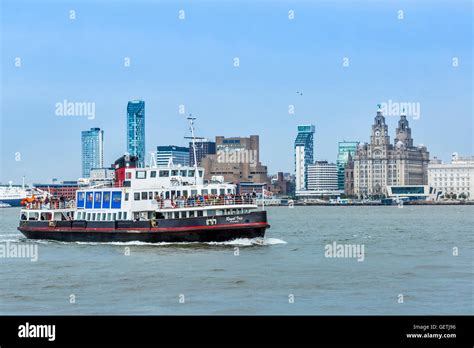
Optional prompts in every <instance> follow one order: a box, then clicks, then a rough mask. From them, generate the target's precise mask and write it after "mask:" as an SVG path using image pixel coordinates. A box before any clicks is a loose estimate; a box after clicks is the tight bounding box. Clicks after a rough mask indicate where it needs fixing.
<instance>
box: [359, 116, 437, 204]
mask: <svg viewBox="0 0 474 348" xmlns="http://www.w3.org/2000/svg"><path fill="white" fill-rule="evenodd" d="M428 162H429V152H428V151H427V149H426V147H425V146H418V147H415V146H413V139H412V137H411V129H410V127H409V126H408V120H407V117H406V115H405V114H404V112H403V113H402V115H400V120H399V121H398V128H397V130H396V134H395V141H394V144H393V145H392V144H390V137H389V136H388V126H387V125H386V124H385V117H384V116H383V115H382V110H380V107H379V109H378V110H377V116H375V120H374V124H373V125H372V135H371V136H370V144H367V143H365V144H361V145H359V147H358V149H357V151H356V153H355V156H354V194H355V195H356V196H358V197H367V196H373V195H386V194H387V186H391V185H427V184H428V174H427V169H428Z"/></svg>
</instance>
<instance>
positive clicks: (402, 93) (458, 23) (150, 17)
mask: <svg viewBox="0 0 474 348" xmlns="http://www.w3.org/2000/svg"><path fill="white" fill-rule="evenodd" d="M1 4H2V5H1V35H2V37H1V59H2V64H1V66H2V74H1V149H0V151H1V156H2V160H1V161H2V165H1V172H0V181H2V182H3V183H5V182H8V181H9V180H13V181H14V182H20V181H21V177H22V175H26V177H27V182H39V181H49V180H50V179H51V178H52V177H57V178H60V179H64V180H68V179H77V178H78V177H79V176H80V173H81V159H80V157H81V152H80V149H81V148H80V146H81V144H80V132H81V131H82V130H86V129H89V128H91V127H100V128H102V129H104V131H105V162H106V164H109V163H112V162H113V161H114V160H115V159H116V158H117V157H119V156H120V155H121V154H123V153H124V152H125V151H126V129H125V127H126V122H125V121H126V105H127V101H128V100H131V99H135V98H139V99H143V100H145V102H146V123H147V129H146V140H147V144H146V146H147V151H152V150H155V148H156V146H157V145H168V144H175V145H185V144H186V142H185V140H184V139H183V136H185V135H187V124H186V120H185V119H184V116H182V115H180V114H179V113H178V105H180V104H184V105H185V107H186V113H188V112H190V113H193V115H195V116H197V117H198V121H197V133H198V135H201V136H206V137H209V138H214V136H215V135H225V136H248V135H251V134H259V135H260V147H261V149H260V158H261V160H262V162H263V163H264V164H266V165H268V167H269V172H270V173H275V172H277V171H286V172H293V170H294V168H293V166H294V165H293V142H294V138H295V136H296V126H297V125H298V124H307V123H311V124H315V125H316V135H315V158H316V159H318V160H324V159H326V160H329V161H335V160H336V155H337V143H338V141H342V140H357V141H362V142H366V141H369V136H370V129H371V124H372V122H373V118H374V116H375V113H376V105H377V104H378V103H380V102H384V101H388V100H392V101H399V102H417V103H420V104H419V105H420V108H421V115H420V118H419V119H418V120H413V119H410V118H409V120H410V125H411V127H412V135H413V137H414V141H415V144H424V145H426V146H427V147H428V150H429V151H430V154H431V156H438V157H441V158H442V159H444V160H448V159H449V156H450V154H451V153H452V152H454V151H457V152H459V153H461V154H473V153H474V146H473V140H472V139H473V137H472V135H473V125H474V122H473V110H472V99H473V93H472V58H473V57H472V46H473V42H472V21H473V12H472V2H471V1H456V0H455V1H451V0H450V1H296V2H285V1H221V2H219V1H199V0H197V1H192V2H191V1H181V2H174V1H173V2H172V1H160V2H158V1H80V2H76V1H37V0H35V1H21V0H20V1H17V0H15V1H13V0H3V1H2V2H1ZM70 10H74V11H75V13H76V19H75V20H70V19H69V11H70ZM180 10H184V11H185V20H180V19H179V18H178V14H179V11H180ZM289 10H294V13H295V18H294V19H293V20H290V19H289V18H288V11H289ZM399 10H403V16H404V19H403V20H399V19H398V15H399V12H398V11H399ZM16 57H20V58H21V66H20V67H16V66H15V58H16ZM125 57H129V58H130V62H131V65H130V67H124V59H125ZM234 57H238V58H239V59H240V66H239V67H237V68H236V67H234V66H233V59H234ZM344 57H347V58H349V66H347V67H344V66H343V59H344ZM454 57H457V58H458V62H459V65H458V66H457V67H453V65H452V61H453V58H454ZM296 91H302V92H303V95H302V96H299V95H297V94H296ZM64 99H67V100H68V101H72V102H83V101H85V102H94V103H95V105H96V115H95V119H93V120H90V119H88V118H87V117H59V116H56V115H55V104H56V103H57V102H62V101H63V100H64ZM290 104H293V105H295V114H293V115H291V114H288V105H290ZM397 121H398V118H397V117H395V116H387V122H388V124H389V132H390V136H391V140H392V141H393V137H394V132H395V126H396V123H397ZM16 153H19V154H20V156H21V160H20V161H17V160H16V159H18V156H17V158H15V154H16Z"/></svg>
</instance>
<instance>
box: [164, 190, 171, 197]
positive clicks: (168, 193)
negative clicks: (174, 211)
mask: <svg viewBox="0 0 474 348" xmlns="http://www.w3.org/2000/svg"><path fill="white" fill-rule="evenodd" d="M165 199H170V191H166V192H165Z"/></svg>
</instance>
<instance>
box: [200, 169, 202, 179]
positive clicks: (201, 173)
mask: <svg viewBox="0 0 474 348" xmlns="http://www.w3.org/2000/svg"><path fill="white" fill-rule="evenodd" d="M199 177H200V178H202V170H200V171H199Z"/></svg>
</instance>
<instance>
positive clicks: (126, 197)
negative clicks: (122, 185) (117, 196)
mask: <svg viewBox="0 0 474 348" xmlns="http://www.w3.org/2000/svg"><path fill="white" fill-rule="evenodd" d="M125 200H126V201H128V192H126V193H125Z"/></svg>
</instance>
